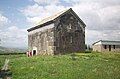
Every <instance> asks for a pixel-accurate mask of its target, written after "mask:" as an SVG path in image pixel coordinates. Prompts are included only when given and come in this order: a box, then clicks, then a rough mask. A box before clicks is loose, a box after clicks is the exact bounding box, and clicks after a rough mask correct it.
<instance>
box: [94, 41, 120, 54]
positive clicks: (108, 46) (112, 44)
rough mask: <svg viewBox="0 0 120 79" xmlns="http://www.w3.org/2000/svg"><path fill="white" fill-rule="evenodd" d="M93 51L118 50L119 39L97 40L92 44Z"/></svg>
mask: <svg viewBox="0 0 120 79" xmlns="http://www.w3.org/2000/svg"><path fill="white" fill-rule="evenodd" d="M93 51H98V52H120V41H105V40H100V41H97V42H95V43H94V44H93Z"/></svg>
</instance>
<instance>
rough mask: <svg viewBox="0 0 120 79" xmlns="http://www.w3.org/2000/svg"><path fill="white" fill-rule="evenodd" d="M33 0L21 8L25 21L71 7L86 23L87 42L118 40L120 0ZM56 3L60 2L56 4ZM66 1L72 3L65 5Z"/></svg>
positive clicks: (37, 20)
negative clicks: (54, 0) (31, 3)
mask: <svg viewBox="0 0 120 79" xmlns="http://www.w3.org/2000/svg"><path fill="white" fill-rule="evenodd" d="M34 2H36V3H35V4H34V5H29V6H27V7H25V8H24V9H22V10H21V11H22V13H23V14H24V15H25V16H26V18H27V21H29V22H31V23H33V24H35V23H36V22H39V21H40V20H41V19H43V18H45V17H48V16H50V15H53V14H55V13H56V12H59V11H61V10H64V9H65V8H69V7H72V8H73V10H74V11H75V12H76V13H77V14H78V15H79V17H80V18H81V19H82V20H83V21H84V22H85V23H86V25H87V27H86V31H87V32H86V40H87V43H93V42H95V41H97V40H101V39H109V40H120V32H119V31H120V15H119V13H120V5H119V4H120V0H63V2H65V3H62V2H61V1H60V0H59V1H58V0H57V2H56V3H54V4H51V3H52V2H51V3H50V2H49V0H48V1H47V0H34ZM58 3H60V4H59V5H57V4H58ZM66 3H68V4H72V5H70V6H65V5H66ZM41 4H46V5H44V6H43V5H41ZM63 4H64V5H63ZM111 33H112V34H111ZM112 37H113V38H112Z"/></svg>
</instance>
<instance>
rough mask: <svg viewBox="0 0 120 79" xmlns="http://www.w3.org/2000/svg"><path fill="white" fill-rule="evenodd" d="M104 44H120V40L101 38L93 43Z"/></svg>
mask: <svg viewBox="0 0 120 79" xmlns="http://www.w3.org/2000/svg"><path fill="white" fill-rule="evenodd" d="M95 44H103V45H120V41H109V40H99V41H97V42H95V43H93V44H92V45H95Z"/></svg>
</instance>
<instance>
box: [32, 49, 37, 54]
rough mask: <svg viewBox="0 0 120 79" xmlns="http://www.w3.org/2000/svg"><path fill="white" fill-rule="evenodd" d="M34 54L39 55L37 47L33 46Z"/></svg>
mask: <svg viewBox="0 0 120 79" xmlns="http://www.w3.org/2000/svg"><path fill="white" fill-rule="evenodd" d="M32 55H33V56H34V55H37V47H33V50H32Z"/></svg>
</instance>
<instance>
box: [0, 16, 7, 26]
mask: <svg viewBox="0 0 120 79" xmlns="http://www.w3.org/2000/svg"><path fill="white" fill-rule="evenodd" d="M7 22H8V18H7V17H5V16H3V15H2V14H0V28H1V27H2V26H3V24H6V23H7Z"/></svg>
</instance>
